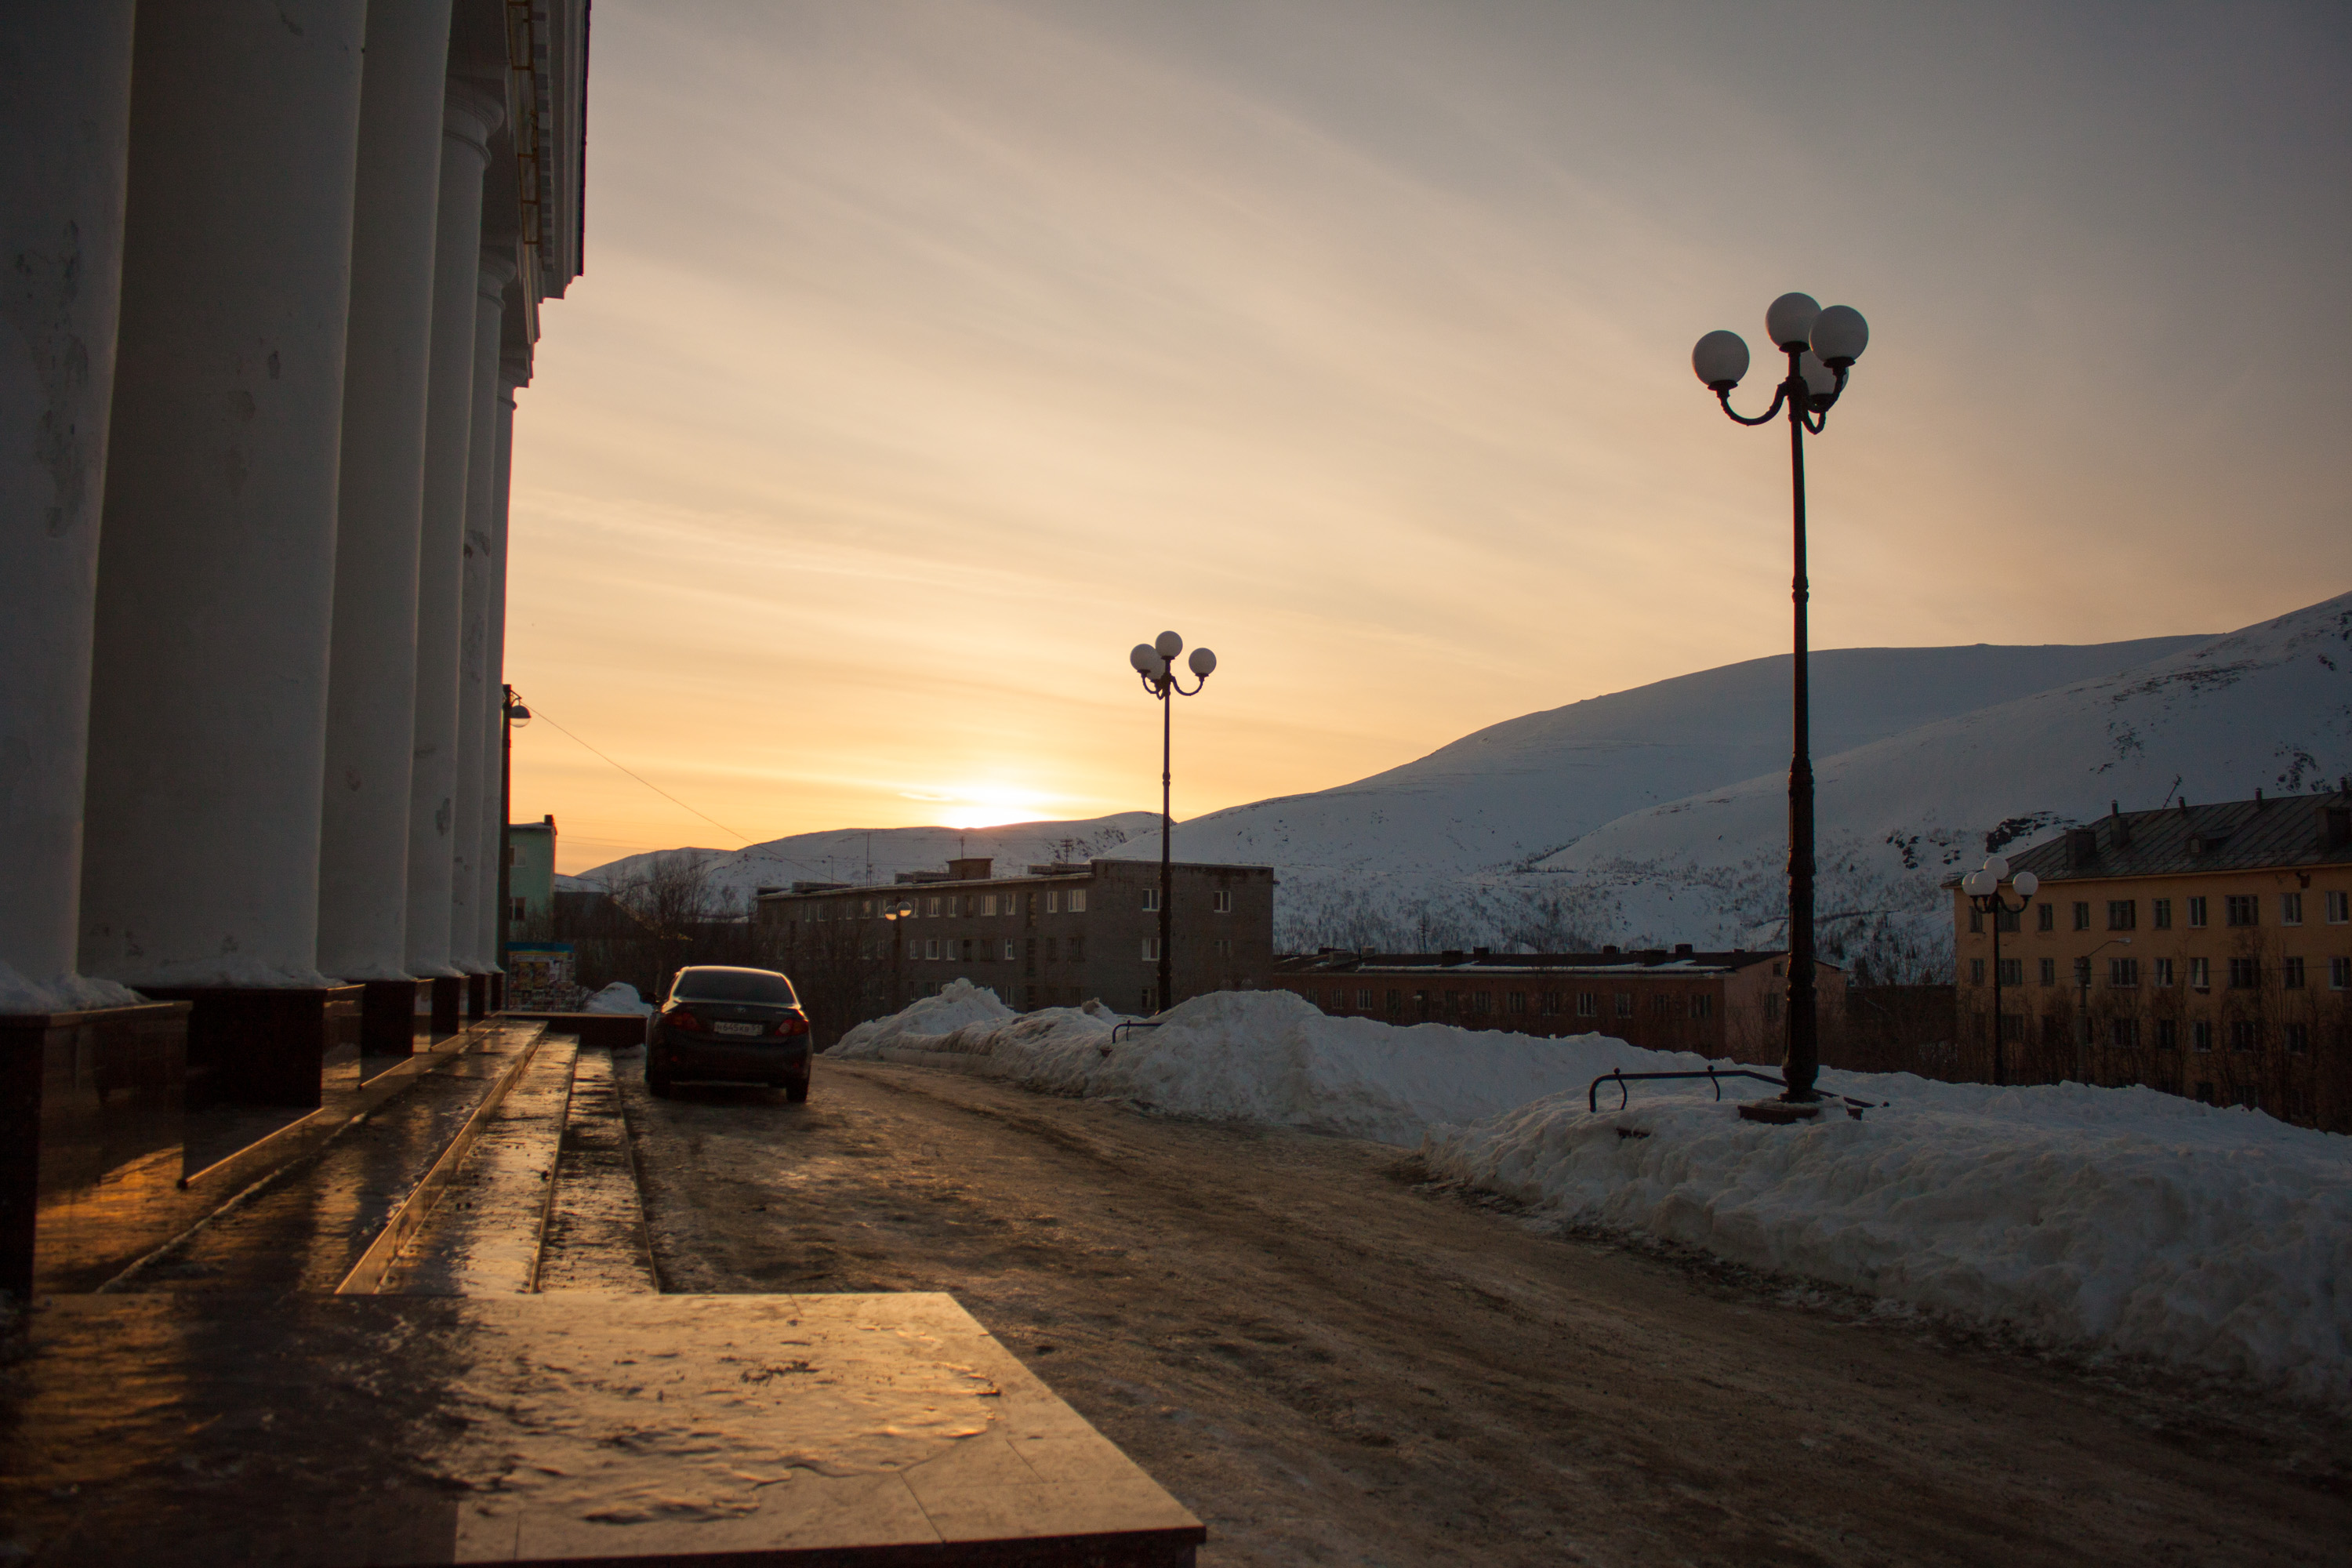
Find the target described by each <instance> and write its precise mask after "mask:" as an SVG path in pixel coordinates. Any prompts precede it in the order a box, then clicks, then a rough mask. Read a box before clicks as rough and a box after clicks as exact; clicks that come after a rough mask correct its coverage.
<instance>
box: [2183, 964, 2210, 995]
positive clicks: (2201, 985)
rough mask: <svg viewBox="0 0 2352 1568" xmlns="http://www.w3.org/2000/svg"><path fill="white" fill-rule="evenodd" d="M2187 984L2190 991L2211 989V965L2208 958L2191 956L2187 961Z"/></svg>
mask: <svg viewBox="0 0 2352 1568" xmlns="http://www.w3.org/2000/svg"><path fill="white" fill-rule="evenodd" d="M2189 989H2190V990H2192V991H2210V990H2211V989H2213V966H2212V963H2211V961H2210V960H2209V959H2203V958H2192V959H2190V960H2189Z"/></svg>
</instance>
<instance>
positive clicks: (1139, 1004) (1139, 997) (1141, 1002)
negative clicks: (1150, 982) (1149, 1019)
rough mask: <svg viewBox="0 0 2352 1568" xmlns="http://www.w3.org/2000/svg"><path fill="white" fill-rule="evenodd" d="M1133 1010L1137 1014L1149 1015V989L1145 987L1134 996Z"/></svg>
mask: <svg viewBox="0 0 2352 1568" xmlns="http://www.w3.org/2000/svg"><path fill="white" fill-rule="evenodd" d="M1135 1010H1136V1011H1137V1012H1139V1013H1149V1012H1150V1011H1151V989H1150V987H1149V986H1146V987H1145V988H1144V989H1142V990H1140V991H1139V992H1137V993H1136V994H1135Z"/></svg>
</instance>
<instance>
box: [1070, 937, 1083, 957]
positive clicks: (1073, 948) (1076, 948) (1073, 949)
mask: <svg viewBox="0 0 2352 1568" xmlns="http://www.w3.org/2000/svg"><path fill="white" fill-rule="evenodd" d="M1086 961H1087V939H1086V938H1085V937H1082V936H1074V937H1072V938H1071V939H1070V962H1071V963H1085V962H1086Z"/></svg>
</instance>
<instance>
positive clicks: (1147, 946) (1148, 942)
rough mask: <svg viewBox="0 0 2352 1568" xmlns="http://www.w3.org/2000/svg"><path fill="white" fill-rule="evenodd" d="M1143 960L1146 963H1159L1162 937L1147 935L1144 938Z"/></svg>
mask: <svg viewBox="0 0 2352 1568" xmlns="http://www.w3.org/2000/svg"><path fill="white" fill-rule="evenodd" d="M1143 962H1144V963H1159V962H1160V939H1159V938H1158V937H1156V936H1147V937H1145V938H1144V939H1143Z"/></svg>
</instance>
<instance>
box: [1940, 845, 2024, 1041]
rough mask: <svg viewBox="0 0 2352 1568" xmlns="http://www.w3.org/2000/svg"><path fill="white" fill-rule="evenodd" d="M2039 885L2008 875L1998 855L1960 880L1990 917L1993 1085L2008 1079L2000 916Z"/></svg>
mask: <svg viewBox="0 0 2352 1568" xmlns="http://www.w3.org/2000/svg"><path fill="white" fill-rule="evenodd" d="M2003 882H2006V883H2008V884H2009V886H2010V887H2011V889H2014V890H2015V892H2016V894H2017V903H2016V905H2015V907H2013V908H2012V907H2011V905H2010V904H2009V903H2008V902H2007V901H2006V900H2003V899H2002V898H2001V896H2000V889H2001V884H2002V883H2003ZM2041 887H2042V879H2041V878H2039V877H2037V876H2035V875H2034V874H2033V873H2032V872H2031V871H2020V872H2018V873H2017V874H2016V875H2015V876H2014V877H2012V876H2011V875H2010V872H2009V860H2008V858H2006V857H2004V856H2000V855H1989V856H1987V857H1986V858H1985V863H1984V865H1983V866H1982V867H1980V868H1978V869H1976V870H1974V871H1971V872H1969V874H1968V875H1967V876H1965V877H1963V878H1961V879H1960V891H1962V892H1963V893H1966V894H1967V895H1968V896H1969V903H1971V904H1973V905H1974V906H1976V908H1977V910H1978V911H1979V912H1980V913H1984V914H1990V915H1991V916H1992V1081H1993V1082H1994V1083H1995V1084H1996V1085H2005V1084H2007V1083H2008V1082H2009V1073H2008V1071H2007V1070H2006V1064H2005V1062H2004V1061H2003V1059H2002V1057H2001V1048H2000V1047H2001V1038H2000V1030H2001V1011H2000V922H2001V920H2002V917H2004V916H2007V917H2010V918H2012V919H2013V918H2015V917H2017V916H2019V915H2022V914H2023V913H2025V910H2026V906H2027V905H2029V904H2031V903H2032V902H2033V895H2034V893H2035V892H2036V891H2038V890H2039V889H2041Z"/></svg>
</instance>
